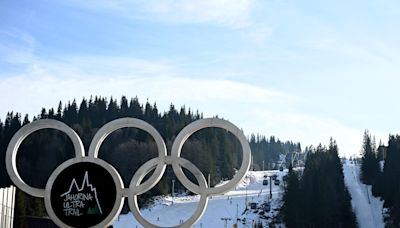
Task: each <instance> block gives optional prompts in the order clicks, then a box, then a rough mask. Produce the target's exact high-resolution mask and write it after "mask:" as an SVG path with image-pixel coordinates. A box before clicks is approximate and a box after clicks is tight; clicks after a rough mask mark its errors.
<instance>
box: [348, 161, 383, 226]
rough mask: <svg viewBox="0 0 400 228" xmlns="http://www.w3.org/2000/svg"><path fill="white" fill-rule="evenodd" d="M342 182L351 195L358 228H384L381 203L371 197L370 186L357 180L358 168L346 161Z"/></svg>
mask: <svg viewBox="0 0 400 228" xmlns="http://www.w3.org/2000/svg"><path fill="white" fill-rule="evenodd" d="M343 172H344V180H345V183H346V186H347V188H348V189H349V192H350V195H351V198H352V200H351V204H352V207H353V211H354V212H355V214H356V217H357V222H358V225H359V226H360V228H383V227H385V225H384V222H383V216H382V207H383V201H381V200H380V199H379V198H376V197H373V196H372V194H371V186H368V185H365V184H363V183H361V182H360V180H359V166H358V165H354V164H352V163H350V161H346V162H345V163H344V164H343Z"/></svg>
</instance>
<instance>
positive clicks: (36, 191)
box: [6, 119, 85, 197]
mask: <svg viewBox="0 0 400 228" xmlns="http://www.w3.org/2000/svg"><path fill="white" fill-rule="evenodd" d="M46 128H51V129H56V130H59V131H62V132H64V133H65V134H67V136H68V137H69V138H70V139H71V141H72V144H73V145H74V149H75V157H76V158H82V157H83V156H85V149H84V147H83V144H82V141H81V139H80V138H79V136H78V134H77V133H76V132H75V131H74V130H73V129H72V128H70V127H68V126H67V125H66V124H64V123H62V122H60V121H57V120H52V119H42V120H36V121H34V122H32V123H29V124H27V125H25V126H23V127H22V128H21V129H19V130H18V131H17V132H16V133H15V134H14V136H13V137H12V138H11V141H10V143H9V144H8V147H7V152H6V168H7V172H8V175H9V176H10V178H11V180H12V182H13V183H14V184H15V185H16V186H17V187H18V188H20V189H21V190H22V191H24V192H26V193H28V194H30V195H32V196H36V197H44V189H41V188H34V187H31V186H29V185H28V184H27V183H25V181H24V180H22V178H21V176H20V175H19V172H18V169H17V162H16V159H17V153H18V148H19V147H20V145H21V143H22V142H23V141H24V140H25V138H26V137H28V136H29V135H30V134H32V133H33V132H35V131H38V130H41V129H46Z"/></svg>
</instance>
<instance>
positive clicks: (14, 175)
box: [6, 118, 251, 227]
mask: <svg viewBox="0 0 400 228" xmlns="http://www.w3.org/2000/svg"><path fill="white" fill-rule="evenodd" d="M125 127H134V128H139V129H141V130H144V131H146V132H147V133H149V134H150V135H151V136H152V137H153V138H154V140H155V142H156V145H157V150H158V157H156V158H153V159H151V160H149V161H147V162H146V163H144V164H143V165H142V166H141V167H139V169H138V170H137V171H136V172H135V174H134V175H133V177H132V179H131V182H130V185H129V188H123V187H124V186H123V183H122V180H121V177H120V175H119V174H118V172H117V171H116V170H115V168H114V167H112V166H111V165H110V164H108V163H107V162H105V161H103V160H101V159H98V158H97V157H98V153H99V150H100V147H101V144H102V143H103V142H104V140H105V139H106V138H107V136H108V135H109V134H111V133H112V132H114V131H115V130H118V129H121V128H125ZM208 127H216V128H222V129H225V130H227V131H229V132H231V133H232V134H233V135H234V136H235V137H237V138H238V140H239V142H240V144H241V146H242V154H243V156H242V157H243V159H242V164H241V167H240V169H239V171H237V172H236V174H235V175H234V177H233V178H232V179H231V180H230V181H229V182H228V183H227V184H224V185H222V186H218V187H214V188H210V187H209V186H207V183H206V180H205V177H204V175H203V174H202V173H201V171H200V170H199V169H198V168H197V167H196V166H195V165H194V164H193V163H192V162H190V161H189V160H187V159H185V158H182V157H180V155H181V150H182V147H183V145H184V143H185V142H186V140H187V139H188V138H189V137H190V136H191V135H192V134H193V133H195V132H196V131H198V130H200V129H203V128H208ZM45 128H52V129H56V130H60V131H62V132H64V133H66V134H67V135H68V137H69V138H70V139H71V141H72V143H73V145H74V149H75V158H73V159H69V160H67V161H65V162H64V163H62V164H61V165H59V166H58V167H57V168H56V169H55V171H53V173H52V174H51V176H50V178H49V180H48V181H47V184H46V189H39V188H33V187H31V186H29V185H27V184H26V183H25V182H24V181H23V180H22V179H21V177H20V175H19V173H18V170H17V168H16V156H17V152H18V148H19V146H20V145H21V143H22V141H23V140H24V139H25V138H26V137H27V136H28V135H29V134H31V133H32V132H34V131H37V130H40V129H45ZM250 160H251V152H250V146H249V143H248V141H247V139H246V137H245V136H244V134H243V132H242V131H241V130H240V129H239V128H237V127H236V126H235V125H233V124H232V123H230V122H228V121H226V120H221V119H217V118H209V119H201V120H197V121H194V122H193V123H191V124H189V125H188V126H186V127H185V128H184V129H183V130H182V131H181V132H180V133H179V134H178V136H177V137H176V139H175V141H174V143H173V145H172V150H171V156H167V149H166V146H165V143H164V140H163V139H162V137H161V135H160V134H159V133H158V132H157V130H156V129H155V128H154V127H153V126H151V125H150V124H148V123H146V122H145V121H142V120H139V119H135V118H121V119H117V120H114V121H111V122H109V123H107V124H106V125H104V126H103V127H101V128H100V129H99V130H98V132H97V133H96V135H95V136H94V138H93V140H92V142H91V144H90V147H89V153H88V157H85V151H84V147H83V144H82V141H81V139H80V138H79V136H78V135H77V134H76V132H75V131H74V130H73V129H72V128H70V127H68V126H67V125H66V124H64V123H62V122H60V121H57V120H51V119H45V120H37V121H35V122H32V123H30V124H27V125H25V126H24V127H22V128H21V129H20V130H19V131H17V133H16V134H15V135H14V136H13V138H12V139H11V141H10V144H9V145H8V148H7V154H6V166H7V172H8V173H9V175H10V177H11V180H12V181H13V182H14V184H15V185H16V186H17V187H19V188H20V189H21V190H23V191H24V192H27V193H29V194H31V195H33V196H37V197H44V198H45V205H46V209H47V210H48V212H49V215H50V217H51V218H52V219H53V220H54V221H55V222H56V223H57V224H58V225H60V226H68V225H66V224H64V223H63V222H62V221H61V220H60V219H59V218H58V217H57V216H56V215H55V213H54V211H53V209H52V208H51V199H50V191H51V189H52V185H53V183H54V181H55V179H56V178H57V176H58V175H59V174H60V173H61V172H62V171H63V170H64V169H66V168H67V167H69V166H71V165H73V164H77V163H81V162H92V163H95V164H98V165H99V166H102V167H103V168H104V169H106V170H107V171H108V172H109V173H110V175H111V176H112V178H113V180H114V183H116V185H117V186H116V189H117V196H116V202H115V205H114V207H113V209H112V211H111V212H110V214H109V215H108V216H107V217H106V218H105V219H104V220H103V221H101V222H100V223H99V224H96V227H97V226H106V225H108V224H109V223H111V221H112V220H113V219H114V218H115V217H116V215H117V214H118V213H119V212H120V210H121V205H122V204H121V203H122V200H123V197H128V198H129V207H130V209H131V211H132V213H133V214H134V216H135V217H136V219H137V220H138V221H139V222H140V223H141V224H142V225H144V226H145V227H158V226H155V225H154V224H151V223H149V222H148V221H147V220H145V219H144V218H143V216H142V215H141V213H140V210H139V207H138V205H137V195H140V194H143V193H144V192H146V191H149V190H150V189H151V188H153V187H154V186H155V185H156V184H157V183H158V182H159V181H160V179H161V178H162V176H163V174H164V172H165V169H166V165H172V167H173V171H174V173H175V175H176V177H177V178H178V179H179V180H180V182H181V183H182V184H183V186H185V187H186V188H187V189H188V190H190V191H192V192H194V193H196V194H199V195H200V202H199V205H198V207H197V209H196V211H195V213H194V214H193V215H192V216H191V217H190V218H189V219H188V220H187V221H186V222H184V223H183V224H181V225H178V226H175V227H189V226H191V225H193V224H194V223H195V222H196V221H198V219H199V218H200V217H201V216H202V214H203V213H204V211H205V208H206V206H207V203H208V196H211V195H216V194H222V193H224V192H227V191H229V190H231V189H233V188H234V187H235V185H236V184H237V183H239V182H240V181H241V180H242V179H243V177H244V176H245V174H246V172H247V170H248V169H249V167H250ZM182 168H186V169H188V170H189V171H190V172H192V173H193V175H194V176H195V177H196V179H197V182H198V183H199V185H196V184H194V183H192V182H191V181H190V180H189V179H188V178H187V177H186V175H185V174H184V173H183V170H182ZM152 170H155V171H154V172H153V174H152V175H151V176H150V178H149V179H148V180H146V181H145V182H144V183H141V181H142V180H143V178H144V177H145V176H146V175H147V174H148V173H149V172H150V171H152Z"/></svg>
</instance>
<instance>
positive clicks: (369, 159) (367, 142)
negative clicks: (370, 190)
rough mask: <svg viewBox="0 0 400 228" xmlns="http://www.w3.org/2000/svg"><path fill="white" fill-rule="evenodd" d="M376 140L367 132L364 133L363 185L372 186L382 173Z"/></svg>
mask: <svg viewBox="0 0 400 228" xmlns="http://www.w3.org/2000/svg"><path fill="white" fill-rule="evenodd" d="M374 144H375V143H374V140H371V135H370V134H369V133H368V131H367V130H366V131H365V132H364V138H363V146H362V158H361V172H360V175H361V178H360V179H361V180H362V182H363V183H365V184H368V185H372V184H373V183H374V181H375V178H376V176H377V175H378V173H379V172H380V168H379V161H378V159H377V156H376V148H375V145H374Z"/></svg>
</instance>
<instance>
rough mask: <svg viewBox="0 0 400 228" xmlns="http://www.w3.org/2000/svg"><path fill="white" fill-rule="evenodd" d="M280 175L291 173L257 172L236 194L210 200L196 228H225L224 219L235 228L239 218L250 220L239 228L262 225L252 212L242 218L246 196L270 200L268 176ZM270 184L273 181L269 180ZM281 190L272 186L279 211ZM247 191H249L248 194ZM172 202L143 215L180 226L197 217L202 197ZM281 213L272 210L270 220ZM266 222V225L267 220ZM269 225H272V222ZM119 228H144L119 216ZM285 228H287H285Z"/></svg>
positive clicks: (162, 201) (128, 217) (131, 218)
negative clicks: (255, 224)
mask: <svg viewBox="0 0 400 228" xmlns="http://www.w3.org/2000/svg"><path fill="white" fill-rule="evenodd" d="M272 173H276V174H277V175H278V179H279V180H280V181H281V185H282V177H283V175H284V174H286V173H287V170H285V171H284V172H280V171H255V172H249V173H248V174H247V177H248V178H246V179H245V180H244V181H242V182H241V183H240V184H239V185H238V186H237V187H236V189H235V190H232V191H230V192H228V193H226V194H223V195H217V196H213V197H212V198H209V201H208V206H207V208H206V211H205V212H204V214H203V216H202V217H201V218H200V220H199V221H198V222H197V223H195V224H194V226H193V227H197V228H199V227H202V228H213V227H224V225H225V224H224V221H223V220H221V218H231V220H229V221H228V222H227V227H233V224H234V223H236V216H238V217H239V218H241V219H242V218H246V220H247V221H246V223H245V224H244V223H243V222H240V223H238V228H247V227H248V228H250V227H252V226H251V224H252V221H253V220H254V221H259V220H260V219H259V218H258V214H257V213H253V212H252V210H250V212H249V213H247V214H245V215H242V213H243V212H244V209H245V202H246V192H247V201H248V202H258V203H261V202H263V201H265V200H266V199H267V197H268V196H269V187H270V186H269V184H270V183H269V184H268V185H267V186H265V185H262V181H263V179H264V175H265V174H269V175H270V174H272ZM268 181H269V179H268ZM281 185H280V186H275V185H274V184H273V185H272V201H271V209H276V208H279V207H280V206H281V197H282V194H283V188H282V187H281ZM246 189H247V190H246ZM171 201H172V198H171V197H170V196H164V197H158V199H157V200H156V202H155V203H154V205H153V206H152V207H151V208H149V209H142V210H141V213H142V215H143V217H144V218H146V219H147V220H148V221H149V222H151V223H153V224H154V225H157V226H164V227H168V226H176V225H178V224H179V223H180V220H182V221H186V220H187V219H188V218H189V217H190V216H192V215H193V214H194V211H195V210H196V208H197V205H198V202H199V196H178V197H175V198H174V204H173V205H171ZM277 213H278V211H275V210H271V211H270V213H269V214H268V215H269V216H273V215H276V214H277ZM237 214H238V215H237ZM260 221H263V222H264V224H265V225H266V220H260ZM268 221H271V220H270V219H269V220H268ZM113 226H114V227H116V228H128V227H129V228H130V227H132V228H141V227H142V225H140V224H139V223H138V222H137V221H136V219H135V218H134V216H133V215H132V214H131V213H128V214H127V215H121V216H119V218H118V220H117V221H115V222H114V224H113ZM282 227H283V226H282Z"/></svg>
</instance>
